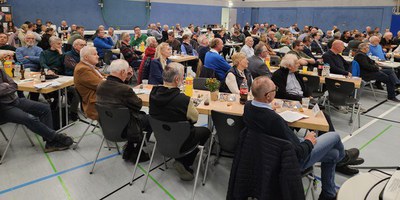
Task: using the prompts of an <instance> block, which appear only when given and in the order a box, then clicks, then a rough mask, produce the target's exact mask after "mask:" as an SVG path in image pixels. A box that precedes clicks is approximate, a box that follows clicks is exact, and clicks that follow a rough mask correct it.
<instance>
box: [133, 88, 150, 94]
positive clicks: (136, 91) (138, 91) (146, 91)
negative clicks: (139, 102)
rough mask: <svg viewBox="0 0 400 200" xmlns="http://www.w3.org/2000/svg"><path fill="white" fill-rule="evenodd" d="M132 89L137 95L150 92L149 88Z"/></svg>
mask: <svg viewBox="0 0 400 200" xmlns="http://www.w3.org/2000/svg"><path fill="white" fill-rule="evenodd" d="M132 90H133V91H134V92H135V94H136V95H139V94H150V92H151V91H150V90H147V89H137V88H132Z"/></svg>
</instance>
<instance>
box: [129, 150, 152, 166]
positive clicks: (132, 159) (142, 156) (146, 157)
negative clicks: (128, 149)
mask: <svg viewBox="0 0 400 200" xmlns="http://www.w3.org/2000/svg"><path fill="white" fill-rule="evenodd" d="M137 156H138V154H137V153H132V155H131V156H130V157H129V161H130V162H132V163H136V159H137ZM149 160H150V156H149V154H148V153H146V152H144V151H143V150H142V153H141V154H140V158H139V163H142V162H146V161H149Z"/></svg>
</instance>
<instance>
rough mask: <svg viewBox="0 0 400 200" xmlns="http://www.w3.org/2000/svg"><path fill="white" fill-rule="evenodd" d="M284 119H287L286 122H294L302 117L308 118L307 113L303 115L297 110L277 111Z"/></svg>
mask: <svg viewBox="0 0 400 200" xmlns="http://www.w3.org/2000/svg"><path fill="white" fill-rule="evenodd" d="M278 114H279V115H280V116H281V117H282V118H283V119H284V120H285V121H287V122H289V123H292V122H295V121H298V120H300V119H303V118H308V116H307V115H304V114H301V113H298V112H293V111H288V110H287V111H284V112H281V113H278Z"/></svg>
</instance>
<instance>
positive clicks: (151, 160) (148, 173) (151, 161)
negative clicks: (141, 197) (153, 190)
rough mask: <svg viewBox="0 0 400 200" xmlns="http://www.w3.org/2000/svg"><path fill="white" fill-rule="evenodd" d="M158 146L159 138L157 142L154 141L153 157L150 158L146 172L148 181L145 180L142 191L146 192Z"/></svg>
mask: <svg viewBox="0 0 400 200" xmlns="http://www.w3.org/2000/svg"><path fill="white" fill-rule="evenodd" d="M156 146H157V140H156V142H155V143H154V147H153V152H151V158H150V163H149V167H147V171H146V172H145V173H146V181H145V182H144V185H143V190H142V193H144V192H145V190H146V185H147V181H148V180H149V175H150V169H151V164H152V163H153V158H154V153H155V152H156ZM138 158H139V157H138Z"/></svg>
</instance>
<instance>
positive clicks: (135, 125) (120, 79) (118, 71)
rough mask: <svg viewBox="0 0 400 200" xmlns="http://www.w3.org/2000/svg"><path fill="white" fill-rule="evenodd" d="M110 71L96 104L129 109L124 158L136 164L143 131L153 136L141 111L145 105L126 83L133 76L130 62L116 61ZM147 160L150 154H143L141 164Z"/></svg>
mask: <svg viewBox="0 0 400 200" xmlns="http://www.w3.org/2000/svg"><path fill="white" fill-rule="evenodd" d="M108 70H109V71H110V75H109V76H108V77H107V79H106V80H105V81H103V82H102V83H100V85H99V86H98V87H97V91H96V103H97V104H101V105H104V106H112V107H121V106H123V107H126V108H128V109H129V112H130V120H129V123H128V125H127V127H126V128H125V129H124V132H123V133H122V135H121V136H122V137H123V138H126V139H127V140H128V143H127V145H126V147H125V149H124V154H123V156H122V158H123V159H124V160H126V161H130V162H132V163H135V162H136V158H137V156H138V154H139V150H140V145H139V144H140V142H141V140H142V138H143V132H142V130H144V131H146V132H147V134H151V132H152V131H151V127H150V125H149V122H148V116H147V115H146V114H145V113H144V112H141V111H140V109H141V108H142V105H143V104H142V100H141V99H140V98H139V97H138V96H137V95H136V94H135V92H134V91H133V90H132V88H131V87H130V86H129V85H127V84H125V83H124V82H126V81H128V80H129V79H130V78H131V77H132V75H133V72H132V68H131V67H130V66H129V64H128V62H127V61H125V60H122V59H118V60H115V61H113V62H112V63H111V65H110V67H109V68H108ZM135 144H136V146H135ZM147 160H149V156H148V154H147V153H145V152H142V153H141V154H140V158H139V162H145V161H147Z"/></svg>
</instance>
